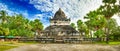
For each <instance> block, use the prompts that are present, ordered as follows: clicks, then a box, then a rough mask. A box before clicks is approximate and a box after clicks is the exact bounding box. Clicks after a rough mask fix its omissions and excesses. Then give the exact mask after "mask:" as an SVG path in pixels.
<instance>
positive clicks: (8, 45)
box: [0, 42, 37, 51]
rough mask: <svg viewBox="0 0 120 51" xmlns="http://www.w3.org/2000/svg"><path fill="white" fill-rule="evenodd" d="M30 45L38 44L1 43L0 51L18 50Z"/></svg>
mask: <svg viewBox="0 0 120 51" xmlns="http://www.w3.org/2000/svg"><path fill="white" fill-rule="evenodd" d="M30 44H37V43H36V42H25V43H22V42H21V43H18V42H0V51H5V50H8V49H12V48H16V47H19V46H23V45H30Z"/></svg>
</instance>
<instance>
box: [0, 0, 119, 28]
mask: <svg viewBox="0 0 120 51" xmlns="http://www.w3.org/2000/svg"><path fill="white" fill-rule="evenodd" d="M100 5H102V0H0V10H6V11H7V12H8V14H9V15H13V14H15V13H16V14H23V16H24V17H26V18H28V19H30V20H34V19H36V18H38V19H40V20H41V22H42V23H43V25H44V26H45V27H47V26H49V24H50V23H49V18H51V17H53V16H54V14H55V12H56V11H57V10H58V8H62V10H63V11H64V12H65V14H66V16H67V17H68V18H70V19H71V22H73V23H75V22H76V21H77V20H78V19H81V20H83V21H85V20H84V19H83V17H84V16H85V15H86V14H87V13H88V12H89V11H92V10H95V9H97V8H98V7H99V6H100ZM115 19H117V22H118V23H120V21H118V17H117V16H115Z"/></svg>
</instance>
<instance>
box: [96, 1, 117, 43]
mask: <svg viewBox="0 0 120 51" xmlns="http://www.w3.org/2000/svg"><path fill="white" fill-rule="evenodd" d="M116 1H117V0H103V3H104V5H101V6H100V8H99V9H98V11H99V13H100V14H102V15H104V16H105V18H106V19H107V24H108V25H109V22H110V18H111V17H112V16H113V15H114V14H116V13H118V12H119V5H116V4H115V3H116ZM108 27H109V26H106V29H107V33H106V43H108V41H109V28H108Z"/></svg>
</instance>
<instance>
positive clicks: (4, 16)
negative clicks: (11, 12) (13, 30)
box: [0, 10, 7, 23]
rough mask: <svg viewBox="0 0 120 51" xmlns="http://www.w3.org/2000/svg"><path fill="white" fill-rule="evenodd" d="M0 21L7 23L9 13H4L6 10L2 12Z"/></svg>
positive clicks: (0, 12)
mask: <svg viewBox="0 0 120 51" xmlns="http://www.w3.org/2000/svg"><path fill="white" fill-rule="evenodd" d="M0 19H1V20H2V23H6V22H7V13H6V11H4V10H2V11H0Z"/></svg>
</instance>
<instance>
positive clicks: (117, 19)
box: [112, 15, 120, 26]
mask: <svg viewBox="0 0 120 51" xmlns="http://www.w3.org/2000/svg"><path fill="white" fill-rule="evenodd" d="M112 18H114V19H116V22H117V24H118V25H119V26H120V17H119V16H118V15H114V16H113V17H112Z"/></svg>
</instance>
